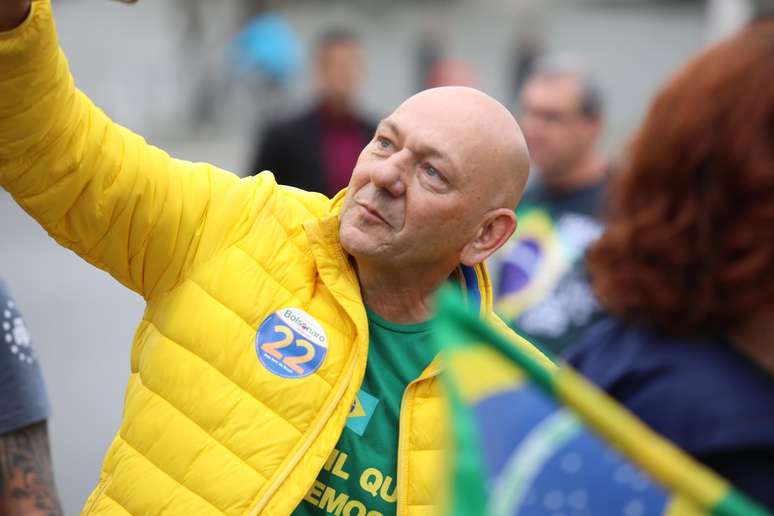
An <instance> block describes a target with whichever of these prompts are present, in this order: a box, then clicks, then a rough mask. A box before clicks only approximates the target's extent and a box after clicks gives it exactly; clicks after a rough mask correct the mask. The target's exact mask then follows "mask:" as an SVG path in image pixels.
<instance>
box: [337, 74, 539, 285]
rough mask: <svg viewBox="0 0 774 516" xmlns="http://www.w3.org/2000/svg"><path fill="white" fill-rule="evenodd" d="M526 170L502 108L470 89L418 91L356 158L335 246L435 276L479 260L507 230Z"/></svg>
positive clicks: (516, 134) (522, 147) (516, 133)
mask: <svg viewBox="0 0 774 516" xmlns="http://www.w3.org/2000/svg"><path fill="white" fill-rule="evenodd" d="M528 173H529V157H528V154H527V146H526V144H525V141H524V137H523V136H522V134H521V130H520V129H519V126H518V124H517V123H516V121H515V120H514V118H513V116H512V115H511V114H510V113H509V112H508V110H507V109H506V108H505V107H504V106H503V105H502V104H500V103H499V102H497V101H496V100H494V99H493V98H491V97H489V96H488V95H486V94H484V93H482V92H480V91H478V90H475V89H473V88H466V87H443V88H433V89H430V90H425V91H423V92H420V93H418V94H416V95H414V96H412V97H411V98H409V99H408V100H406V101H405V102H404V103H403V104H401V105H400V106H399V107H398V108H397V109H396V110H395V111H394V112H393V113H392V114H390V116H388V117H387V118H385V119H384V120H382V122H381V123H380V124H379V127H378V128H377V130H376V135H375V136H374V139H373V140H372V141H371V143H370V144H369V145H368V146H367V147H366V148H365V149H363V152H362V153H361V154H360V158H359V159H358V162H357V165H356V166H355V170H354V171H353V173H352V179H351V180H350V183H349V190H348V192H347V199H346V201H345V205H344V208H343V209H342V215H341V226H340V230H339V235H340V238H341V242H342V245H343V246H344V249H345V250H346V251H347V252H349V253H350V254H351V255H352V256H354V257H355V258H356V259H357V260H358V263H360V264H361V265H362V264H363V263H365V261H364V260H369V261H375V262H378V264H379V265H378V267H383V268H386V267H393V268H394V267H400V268H401V269H402V270H406V269H408V268H410V269H420V270H425V271H426V272H427V271H428V270H433V269H436V270H437V271H436V272H438V277H440V276H443V274H445V273H448V272H449V271H451V270H453V269H454V267H456V266H457V265H459V264H460V263H464V264H467V265H473V264H476V263H480V262H481V261H483V260H485V259H486V258H487V257H488V256H490V255H491V253H493V252H494V251H495V250H496V249H497V248H498V247H499V246H501V245H502V244H503V243H504V242H505V241H506V240H507V239H508V237H510V235H511V234H512V233H513V230H514V229H515V227H516V217H515V214H514V208H515V207H516V203H517V202H518V199H519V197H520V196H521V194H522V192H523V190H524V186H525V184H526V182H527V175H528ZM429 273H430V274H431V275H433V274H432V272H429Z"/></svg>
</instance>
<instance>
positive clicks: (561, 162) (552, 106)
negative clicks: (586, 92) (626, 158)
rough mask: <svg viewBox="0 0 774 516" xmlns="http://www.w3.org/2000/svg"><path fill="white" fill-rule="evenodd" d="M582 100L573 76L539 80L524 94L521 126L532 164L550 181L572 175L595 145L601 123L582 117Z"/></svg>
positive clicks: (534, 80) (531, 82)
mask: <svg viewBox="0 0 774 516" xmlns="http://www.w3.org/2000/svg"><path fill="white" fill-rule="evenodd" d="M580 99H581V89H580V84H578V81H577V79H575V78H574V77H571V76H557V77H537V78H534V79H532V80H530V81H528V82H527V84H526V85H525V86H524V89H523V90H522V94H521V110H522V114H521V120H520V124H521V127H522V129H523V131H524V136H525V138H526V139H527V146H528V147H529V154H530V156H531V158H532V162H533V163H534V164H535V165H537V167H538V168H539V169H540V172H541V173H542V174H543V175H545V176H546V178H547V179H549V180H550V179H551V178H552V177H561V176H563V175H565V174H566V173H568V172H569V171H571V170H572V168H573V167H574V165H575V164H576V163H577V161H578V160H579V159H581V158H582V157H583V156H584V155H585V154H586V153H587V152H588V151H589V150H590V148H591V147H593V146H594V145H595V143H596V139H597V136H598V134H599V122H598V121H597V120H595V119H592V118H589V117H586V116H584V115H583V113H582V112H581V106H580Z"/></svg>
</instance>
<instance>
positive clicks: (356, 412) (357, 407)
mask: <svg viewBox="0 0 774 516" xmlns="http://www.w3.org/2000/svg"><path fill="white" fill-rule="evenodd" d="M365 415H366V411H365V409H364V408H363V404H362V403H360V398H359V397H357V396H356V397H355V403H353V404H352V410H350V411H349V417H363V416H365Z"/></svg>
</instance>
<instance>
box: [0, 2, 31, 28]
mask: <svg viewBox="0 0 774 516" xmlns="http://www.w3.org/2000/svg"><path fill="white" fill-rule="evenodd" d="M30 1H31V0H3V1H2V2H0V32H5V31H9V30H11V29H15V28H16V27H18V26H19V25H21V22H23V21H24V19H25V18H26V17H27V14H28V13H29V12H30Z"/></svg>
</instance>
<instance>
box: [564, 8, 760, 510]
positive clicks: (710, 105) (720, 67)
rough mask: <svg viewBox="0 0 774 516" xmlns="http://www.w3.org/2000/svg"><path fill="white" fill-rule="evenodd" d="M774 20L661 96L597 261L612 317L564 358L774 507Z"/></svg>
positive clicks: (618, 187)
mask: <svg viewBox="0 0 774 516" xmlns="http://www.w3.org/2000/svg"><path fill="white" fill-rule="evenodd" d="M772 84H774V22H772V21H767V22H759V23H757V24H754V25H752V26H751V27H750V28H748V29H746V30H744V31H743V32H742V33H740V34H738V35H736V36H734V37H733V38H731V39H730V40H726V41H724V42H722V43H720V44H719V45H718V46H716V47H713V48H712V49H710V50H708V51H707V52H705V53H703V54H701V55H700V56H699V57H698V58H696V59H695V60H693V61H692V62H690V63H689V64H687V65H686V66H685V67H684V68H682V69H681V70H680V71H679V72H678V73H677V74H676V75H675V76H674V77H673V78H672V79H671V80H670V81H669V82H668V83H667V84H666V85H665V86H664V87H663V89H662V90H661V91H660V93H659V94H658V95H657V96H656V98H655V100H654V102H653V104H652V105H651V107H650V111H649V113H648V115H647V117H646V119H645V122H644V124H643V126H642V128H641V129H640V130H639V133H638V135H637V137H636V138H635V140H634V142H633V144H632V146H631V148H630V150H629V153H628V157H627V159H626V160H625V162H624V163H623V166H622V170H621V172H620V174H618V175H617V177H616V178H615V180H614V181H615V182H614V184H613V185H612V186H611V199H610V217H609V220H608V222H607V229H606V230H605V232H604V234H603V235H602V237H601V238H600V239H599V240H598V241H597V242H596V243H595V244H594V245H593V247H592V248H591V249H590V251H589V253H588V267H589V271H590V274H591V277H592V278H593V285H594V288H595V290H596V292H597V294H598V297H599V300H600V301H601V303H602V304H603V305H604V307H605V308H606V309H607V311H608V312H609V313H610V315H609V316H608V317H606V318H605V319H604V320H603V321H601V322H599V323H598V324H597V325H595V326H594V327H593V328H592V329H590V330H589V331H588V333H587V336H586V338H585V339H583V341H582V342H581V343H580V344H579V345H578V346H577V347H576V348H575V349H574V350H573V351H572V352H571V353H570V354H569V356H568V360H569V362H570V363H571V364H572V365H574V366H575V367H576V368H577V369H578V370H579V371H580V372H582V373H583V374H585V375H586V376H588V377H589V378H590V379H591V380H593V381H594V382H595V383H597V384H598V385H599V386H600V387H602V388H604V389H605V390H607V391H608V392H609V393H610V394H612V395H613V396H614V397H615V398H617V399H618V400H619V401H620V402H621V403H623V404H624V405H626V406H627V407H628V408H629V409H631V410H632V411H633V412H634V413H635V414H637V415H638V416H639V417H640V418H642V419H643V420H644V421H645V422H646V423H647V424H648V425H650V426H651V427H652V428H653V429H654V430H656V431H657V432H659V433H661V434H662V435H664V436H665V437H667V438H669V439H670V440H672V441H673V442H674V443H676V444H677V445H678V446H679V447H681V448H683V449H684V450H686V451H687V452H689V453H691V454H692V455H694V456H695V457H696V458H697V459H699V460H700V461H702V462H703V463H705V464H706V465H708V466H709V467H711V468H712V469H714V470H715V471H717V472H718V473H720V474H721V475H723V476H724V477H725V478H727V479H728V480H730V481H731V482H732V483H733V484H734V485H736V486H737V487H739V488H740V489H742V490H743V491H745V492H747V493H748V494H749V495H751V496H752V497H753V498H755V499H757V500H758V501H760V502H761V503H762V504H764V505H766V506H767V507H768V508H770V509H774V490H773V489H772V486H774V410H772V407H774V88H773V87H772Z"/></svg>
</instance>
